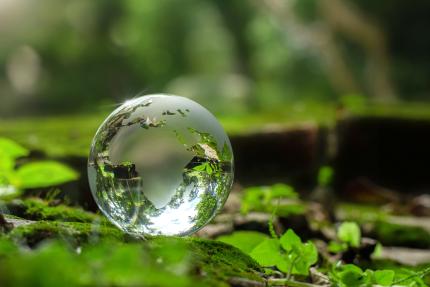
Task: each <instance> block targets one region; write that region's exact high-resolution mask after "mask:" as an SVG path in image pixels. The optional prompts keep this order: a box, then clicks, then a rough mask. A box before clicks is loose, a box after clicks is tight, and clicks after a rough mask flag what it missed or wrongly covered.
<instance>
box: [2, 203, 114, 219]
mask: <svg viewBox="0 0 430 287" xmlns="http://www.w3.org/2000/svg"><path fill="white" fill-rule="evenodd" d="M6 207H7V209H8V210H9V212H10V213H11V214H12V215H16V216H19V217H22V218H25V219H29V220H56V221H64V222H94V221H102V222H107V221H106V219H105V218H104V217H102V216H99V215H97V214H95V213H92V212H88V211H85V210H83V209H82V208H80V207H70V206H66V205H62V204H60V205H57V206H50V205H49V202H47V201H43V200H41V199H38V198H28V199H24V200H13V201H11V202H8V203H7V204H6Z"/></svg>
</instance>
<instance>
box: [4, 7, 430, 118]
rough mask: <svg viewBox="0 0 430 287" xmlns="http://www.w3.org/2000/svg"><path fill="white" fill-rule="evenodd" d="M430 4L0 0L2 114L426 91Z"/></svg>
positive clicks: (228, 108) (283, 102) (261, 105)
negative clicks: (134, 100)
mask: <svg viewBox="0 0 430 287" xmlns="http://www.w3.org/2000/svg"><path fill="white" fill-rule="evenodd" d="M429 11H430V3H429V2H427V1H420V0H411V1H400V0H395V1H372V0H360V1H358V0H321V1H318V0H289V1H276V0H263V1H256V0H255V1H227V0H206V1H197V0H184V1H170V0H162V1H138V0H125V1H111V0H110V1H101V0H95V1H86V0H73V1H72V0H61V1H58V0H37V1H36V0H1V1H0V39H1V40H0V67H1V69H0V103H1V105H0V116H1V117H18V116H29V115H48V114H61V113H67V114H71V113H75V114H76V113H95V112H97V111H99V110H100V109H103V108H105V109H106V110H108V109H109V107H106V106H109V105H111V104H116V103H120V102H122V101H124V100H125V99H127V98H130V97H134V96H136V95H137V94H139V93H145V94H147V93H155V92H165V93H175V94H180V95H184V96H187V97H191V98H193V99H196V100H197V101H199V102H201V103H202V104H204V105H206V106H208V107H209V109H210V110H212V111H213V112H214V113H216V114H217V115H220V114H228V115H231V114H241V113H255V112H265V111H269V112H274V110H275V111H277V112H280V113H281V112H282V111H283V110H284V111H288V112H294V111H296V112H297V110H300V109H303V108H306V104H303V103H308V104H309V102H311V103H313V102H322V103H324V104H338V103H342V102H345V101H346V102H353V103H354V104H356V103H357V102H359V103H361V102H363V101H365V100H370V101H376V102H383V103H393V102H397V101H414V102H416V101H425V102H427V101H428V100H429V95H430V81H429V78H430V53H429V51H430V38H429V37H427V34H428V29H429V27H430V17H428V15H429ZM345 98H346V99H345ZM300 103H302V104H300ZM303 106H304V107H303Z"/></svg>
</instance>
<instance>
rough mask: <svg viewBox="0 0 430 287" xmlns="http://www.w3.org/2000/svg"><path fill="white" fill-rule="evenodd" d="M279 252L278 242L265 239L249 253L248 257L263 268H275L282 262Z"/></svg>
mask: <svg viewBox="0 0 430 287" xmlns="http://www.w3.org/2000/svg"><path fill="white" fill-rule="evenodd" d="M280 251H281V250H280V246H279V240H277V239H266V240H264V241H263V242H261V243H260V244H258V245H257V246H256V247H255V248H254V249H253V250H252V251H251V254H250V256H251V257H252V258H253V259H254V260H255V261H257V262H258V264H260V265H261V266H263V267H269V266H276V265H277V264H278V262H281V261H282V260H283V258H282V256H281V253H280Z"/></svg>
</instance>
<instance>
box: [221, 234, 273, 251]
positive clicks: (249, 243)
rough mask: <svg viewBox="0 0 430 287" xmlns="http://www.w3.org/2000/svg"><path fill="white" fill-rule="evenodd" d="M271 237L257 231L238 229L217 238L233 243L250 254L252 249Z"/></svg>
mask: <svg viewBox="0 0 430 287" xmlns="http://www.w3.org/2000/svg"><path fill="white" fill-rule="evenodd" d="M268 238H269V237H268V236H267V235H266V234H263V233H260V232H255V231H236V232H234V233H233V234H230V235H224V236H220V237H218V238H217V240H219V241H222V242H224V243H228V244H230V245H233V246H234V247H237V248H239V249H240V250H241V251H243V252H245V253H247V254H250V253H251V251H252V250H253V249H254V248H255V247H256V246H257V245H258V244H260V243H261V242H263V241H264V240H265V239H268Z"/></svg>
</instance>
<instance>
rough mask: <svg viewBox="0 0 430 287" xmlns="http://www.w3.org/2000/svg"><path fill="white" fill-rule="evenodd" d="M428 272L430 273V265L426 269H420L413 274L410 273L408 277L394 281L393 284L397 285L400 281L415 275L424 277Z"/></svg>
mask: <svg viewBox="0 0 430 287" xmlns="http://www.w3.org/2000/svg"><path fill="white" fill-rule="evenodd" d="M428 273H430V267H427V268H425V269H423V270H421V271H418V272H416V273H415V274H412V275H410V276H408V277H405V278H403V279H400V280H397V281H394V282H393V284H392V285H397V284H399V283H403V282H405V281H408V280H409V279H412V278H414V277H420V278H422V277H424V276H426V275H427V274H428Z"/></svg>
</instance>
